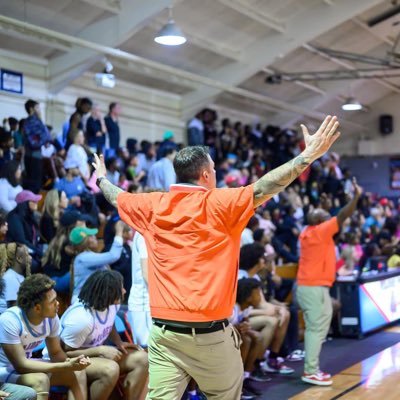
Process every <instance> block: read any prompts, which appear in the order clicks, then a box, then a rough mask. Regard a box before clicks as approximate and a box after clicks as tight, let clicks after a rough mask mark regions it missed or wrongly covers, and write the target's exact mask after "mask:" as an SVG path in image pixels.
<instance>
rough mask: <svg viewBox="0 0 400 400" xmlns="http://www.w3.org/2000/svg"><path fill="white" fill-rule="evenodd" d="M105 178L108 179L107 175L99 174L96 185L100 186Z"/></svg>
mask: <svg viewBox="0 0 400 400" xmlns="http://www.w3.org/2000/svg"><path fill="white" fill-rule="evenodd" d="M104 179H107V178H106V177H105V176H99V177H98V178H97V179H96V185H97V186H98V187H100V184H101V182H102V181H103V180H104Z"/></svg>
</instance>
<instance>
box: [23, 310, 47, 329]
mask: <svg viewBox="0 0 400 400" xmlns="http://www.w3.org/2000/svg"><path fill="white" fill-rule="evenodd" d="M26 317H27V318H28V321H29V322H30V323H31V324H32V325H39V324H41V323H42V322H43V319H44V318H42V317H41V316H38V315H37V314H36V313H35V312H34V311H33V310H29V311H27V312H26Z"/></svg>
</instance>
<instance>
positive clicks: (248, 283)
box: [236, 278, 261, 304]
mask: <svg viewBox="0 0 400 400" xmlns="http://www.w3.org/2000/svg"><path fill="white" fill-rule="evenodd" d="M260 287H261V282H260V281H258V280H257V279H254V278H243V279H239V280H238V288H237V294H236V302H237V303H238V304H243V303H244V302H245V301H246V300H248V299H249V298H250V296H251V293H252V292H253V290H254V289H258V288H260Z"/></svg>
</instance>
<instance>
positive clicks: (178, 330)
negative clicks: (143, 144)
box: [93, 116, 340, 400]
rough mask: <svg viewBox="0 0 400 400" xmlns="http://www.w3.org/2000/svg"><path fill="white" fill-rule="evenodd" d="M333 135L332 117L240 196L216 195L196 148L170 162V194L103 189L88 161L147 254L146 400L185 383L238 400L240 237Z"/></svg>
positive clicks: (99, 162) (202, 150) (163, 398)
mask: <svg viewBox="0 0 400 400" xmlns="http://www.w3.org/2000/svg"><path fill="white" fill-rule="evenodd" d="M338 126H339V123H338V122H337V119H336V117H331V116H328V117H326V118H325V120H324V121H323V123H322V124H321V126H320V128H319V129H318V131H317V132H316V133H315V134H314V135H310V134H309V132H308V130H307V128H306V127H305V126H303V125H302V130H303V134H304V140H305V144H306V147H305V150H304V151H303V152H302V153H301V154H299V155H298V156H297V157H295V158H294V159H293V160H291V161H289V162H287V163H286V164H284V165H282V166H280V167H278V168H276V169H274V170H273V171H270V172H269V173H268V174H266V175H264V176H263V177H262V178H260V179H259V180H258V181H257V182H256V183H254V184H252V185H249V186H246V187H241V188H229V189H216V178H215V170H214V162H213V160H212V159H211V157H210V155H209V154H208V149H207V148H206V147H203V146H192V147H186V148H184V149H182V150H181V151H179V152H178V153H177V154H176V157H175V160H174V169H175V173H176V175H177V180H178V182H180V184H177V185H172V186H171V187H170V191H169V192H168V193H144V194H131V193H126V192H123V191H122V190H121V189H120V188H118V187H116V186H114V185H113V184H111V183H110V182H109V181H108V180H107V179H106V177H105V176H106V169H105V166H104V160H103V158H102V156H100V158H98V157H97V155H96V156H95V162H94V163H93V166H94V167H95V169H96V174H97V178H98V179H97V184H98V186H99V187H100V189H101V190H102V192H103V194H104V196H105V198H106V199H107V200H108V201H109V202H110V203H111V204H113V205H114V206H115V207H117V208H118V212H119V214H120V216H121V219H122V220H123V221H125V222H126V223H127V224H128V225H130V226H131V227H133V228H134V229H135V230H137V231H138V232H140V233H141V234H142V235H143V236H144V238H145V240H146V246H147V249H148V282H149V295H150V309H151V316H152V319H153V327H152V330H151V333H150V339H149V373H150V377H149V393H148V397H147V398H148V399H157V400H175V399H176V400H179V399H180V398H181V396H182V394H183V392H184V390H185V388H186V386H187V384H188V382H189V380H190V377H193V378H194V379H195V380H196V382H197V383H198V385H199V386H200V389H201V390H202V391H203V392H204V394H205V395H206V397H207V398H208V399H219V400H237V399H240V395H241V389H242V378H243V366H242V362H241V358H240V350H239V348H240V343H239V340H240V339H239V336H238V334H237V332H236V331H235V330H234V329H233V327H232V326H230V325H229V322H228V320H227V318H229V317H230V316H231V314H232V311H233V306H234V304H235V297H236V289H237V275H238V259H239V249H240V236H241V233H242V231H243V229H244V228H245V226H246V224H247V222H248V220H249V218H250V217H251V216H252V215H253V213H254V208H256V207H258V206H259V205H261V204H262V203H264V202H265V201H267V200H268V199H270V198H271V197H272V196H274V195H275V194H277V193H279V192H281V191H282V190H283V189H284V188H285V187H286V186H287V185H289V184H290V183H291V182H293V180H294V179H296V178H297V177H298V176H299V175H300V174H301V173H302V172H303V171H304V170H305V169H306V168H307V167H308V166H309V165H310V164H311V163H312V162H313V161H315V160H316V159H317V158H319V157H321V156H322V155H323V154H324V153H325V152H326V151H327V150H328V149H329V148H330V147H331V145H332V144H333V143H334V142H335V140H336V139H337V138H338V137H339V136H340V133H339V132H337V129H338Z"/></svg>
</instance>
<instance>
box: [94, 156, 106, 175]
mask: <svg viewBox="0 0 400 400" xmlns="http://www.w3.org/2000/svg"><path fill="white" fill-rule="evenodd" d="M92 165H93V168H94V169H95V171H96V176H97V178H102V177H105V176H106V175H107V169H106V164H105V163H104V156H103V154H100V157H99V156H98V155H97V154H96V153H94V162H92Z"/></svg>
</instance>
